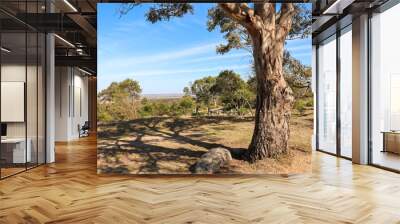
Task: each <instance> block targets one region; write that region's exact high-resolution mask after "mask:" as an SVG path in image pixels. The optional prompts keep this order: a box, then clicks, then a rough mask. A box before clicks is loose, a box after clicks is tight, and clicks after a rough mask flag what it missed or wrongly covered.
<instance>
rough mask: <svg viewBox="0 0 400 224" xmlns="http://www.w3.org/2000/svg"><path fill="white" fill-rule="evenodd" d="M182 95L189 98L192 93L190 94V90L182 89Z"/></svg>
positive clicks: (187, 88)
mask: <svg viewBox="0 0 400 224" xmlns="http://www.w3.org/2000/svg"><path fill="white" fill-rule="evenodd" d="M183 95H184V96H191V95H192V92H190V88H189V87H187V86H186V87H184V88H183Z"/></svg>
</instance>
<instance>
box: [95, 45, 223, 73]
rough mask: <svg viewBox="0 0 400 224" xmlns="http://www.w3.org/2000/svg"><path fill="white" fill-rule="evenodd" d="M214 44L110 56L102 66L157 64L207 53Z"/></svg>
mask: <svg viewBox="0 0 400 224" xmlns="http://www.w3.org/2000/svg"><path fill="white" fill-rule="evenodd" d="M216 45H217V43H208V44H202V45H198V46H194V47H191V48H185V49H181V50H177V51H171V52H168V51H167V52H162V53H158V54H152V55H145V56H134V57H121V58H112V59H110V60H107V61H105V62H104V64H103V65H102V66H104V67H105V68H107V67H110V68H115V67H118V68H124V67H132V66H134V65H139V64H148V65H152V64H158V63H161V62H168V61H173V60H177V59H180V58H187V57H190V56H195V55H200V54H204V53H209V52H212V51H215V47H216ZM104 67H103V68H104Z"/></svg>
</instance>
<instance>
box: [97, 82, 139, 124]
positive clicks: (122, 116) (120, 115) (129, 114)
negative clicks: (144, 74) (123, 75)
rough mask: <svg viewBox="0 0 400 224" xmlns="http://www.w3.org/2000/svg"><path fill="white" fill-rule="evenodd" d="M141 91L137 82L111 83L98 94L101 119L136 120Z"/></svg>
mask: <svg viewBox="0 0 400 224" xmlns="http://www.w3.org/2000/svg"><path fill="white" fill-rule="evenodd" d="M141 91H142V89H141V88H140V85H139V83H138V82H137V81H134V80H131V79H126V80H124V81H122V82H113V83H111V84H110V85H109V86H108V87H107V88H106V89H104V90H102V91H101V92H100V93H99V94H98V102H99V105H100V109H101V114H99V115H101V117H100V118H103V119H106V118H107V119H108V120H110V119H113V120H132V119H135V118H137V109H138V103H137V101H138V99H139V97H140V93H141Z"/></svg>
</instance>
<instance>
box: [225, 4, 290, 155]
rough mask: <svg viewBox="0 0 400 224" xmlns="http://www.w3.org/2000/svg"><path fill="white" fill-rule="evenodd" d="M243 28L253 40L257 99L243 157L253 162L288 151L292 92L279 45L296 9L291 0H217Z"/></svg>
mask: <svg viewBox="0 0 400 224" xmlns="http://www.w3.org/2000/svg"><path fill="white" fill-rule="evenodd" d="M219 6H220V7H221V8H222V9H223V10H224V11H225V13H226V14H227V15H228V16H229V17H230V18H231V19H233V20H235V21H236V22H238V23H239V24H241V25H242V26H243V27H245V28H246V30H247V32H248V33H249V35H250V37H251V40H252V44H253V57H254V67H255V70H256V78H257V99H256V112H255V125H254V132H253V137H252V140H251V143H250V146H249V149H248V151H247V154H246V157H247V159H248V160H249V161H250V162H255V161H257V160H261V159H264V158H268V157H275V156H277V155H279V154H282V153H286V152H287V151H288V141H289V134H290V129H289V123H290V116H291V109H292V106H293V101H294V97H293V93H292V90H291V89H290V87H289V86H288V85H287V83H286V81H285V79H284V76H283V68H282V66H283V49H284V45H285V39H286V37H287V35H288V34H289V32H290V29H291V25H292V19H293V16H294V15H295V13H296V11H295V8H294V5H293V3H282V4H281V7H280V11H279V14H277V13H276V7H275V6H276V5H275V3H265V2H262V3H261V2H260V3H254V9H251V8H250V7H249V6H248V5H247V4H246V3H219Z"/></svg>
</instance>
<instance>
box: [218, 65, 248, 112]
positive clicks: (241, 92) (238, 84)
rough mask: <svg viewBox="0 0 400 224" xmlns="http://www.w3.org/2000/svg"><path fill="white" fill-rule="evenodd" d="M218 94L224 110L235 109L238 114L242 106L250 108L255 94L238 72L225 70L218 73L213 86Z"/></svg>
mask: <svg viewBox="0 0 400 224" xmlns="http://www.w3.org/2000/svg"><path fill="white" fill-rule="evenodd" d="M213 90H214V91H215V93H216V94H218V95H219V96H220V99H221V102H222V103H223V105H224V109H225V110H235V111H236V112H237V113H238V114H240V113H241V112H240V111H241V110H242V108H252V104H253V101H254V100H255V94H254V92H252V91H251V88H250V86H249V85H248V83H246V82H245V81H244V80H243V79H242V78H241V77H240V75H239V74H237V73H235V72H233V71H230V70H225V71H222V72H220V73H219V75H218V77H217V79H216V83H215V86H214V88H213Z"/></svg>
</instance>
